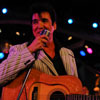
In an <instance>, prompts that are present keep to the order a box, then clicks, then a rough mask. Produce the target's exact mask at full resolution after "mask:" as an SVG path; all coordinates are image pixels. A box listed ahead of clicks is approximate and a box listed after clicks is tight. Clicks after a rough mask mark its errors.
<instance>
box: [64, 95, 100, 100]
mask: <svg viewBox="0 0 100 100" xmlns="http://www.w3.org/2000/svg"><path fill="white" fill-rule="evenodd" d="M66 100H100V96H97V95H80V94H73V95H66Z"/></svg>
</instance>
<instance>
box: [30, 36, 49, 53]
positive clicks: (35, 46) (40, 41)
mask: <svg viewBox="0 0 100 100" xmlns="http://www.w3.org/2000/svg"><path fill="white" fill-rule="evenodd" d="M47 42H48V36H46V35H41V36H38V37H36V38H35V39H34V40H33V42H32V43H31V44H30V45H29V46H28V49H29V51H30V52H31V53H33V52H36V51H37V50H40V49H43V47H44V44H46V43H47Z"/></svg>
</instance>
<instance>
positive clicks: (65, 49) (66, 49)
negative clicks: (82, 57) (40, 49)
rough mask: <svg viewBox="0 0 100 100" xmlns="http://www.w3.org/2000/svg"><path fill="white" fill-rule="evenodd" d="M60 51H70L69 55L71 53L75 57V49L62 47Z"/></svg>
mask: <svg viewBox="0 0 100 100" xmlns="http://www.w3.org/2000/svg"><path fill="white" fill-rule="evenodd" d="M60 51H61V52H65V53H68V55H70V56H73V57H74V53H73V51H72V50H71V49H69V48H66V47H62V48H61V49H60Z"/></svg>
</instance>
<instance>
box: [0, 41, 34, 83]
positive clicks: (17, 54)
mask: <svg viewBox="0 0 100 100" xmlns="http://www.w3.org/2000/svg"><path fill="white" fill-rule="evenodd" d="M34 60H35V58H34V56H33V55H32V53H30V51H29V49H28V48H27V46H26V43H24V44H21V45H15V46H12V47H11V48H10V51H9V55H8V57H7V59H6V60H4V61H3V62H2V63H1V64H0V84H5V83H7V82H8V81H10V80H12V79H14V78H15V77H16V76H17V74H18V73H19V72H20V71H21V70H23V69H25V68H26V67H27V66H28V65H29V64H30V63H32V61H34Z"/></svg>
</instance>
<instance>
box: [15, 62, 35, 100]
mask: <svg viewBox="0 0 100 100" xmlns="http://www.w3.org/2000/svg"><path fill="white" fill-rule="evenodd" d="M33 63H34V62H32V63H31V64H30V68H29V69H28V72H27V74H26V76H25V78H24V81H23V85H22V87H21V89H20V92H19V94H18V97H17V100H19V99H20V96H21V94H22V92H23V89H24V87H25V83H26V81H27V79H28V76H29V74H30V72H31V69H32V67H31V66H32V65H33Z"/></svg>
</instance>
